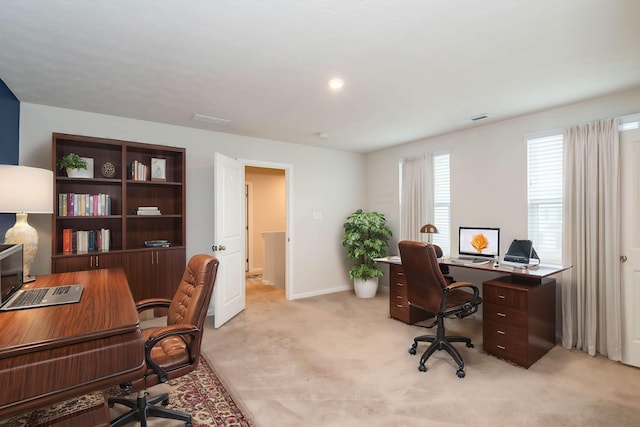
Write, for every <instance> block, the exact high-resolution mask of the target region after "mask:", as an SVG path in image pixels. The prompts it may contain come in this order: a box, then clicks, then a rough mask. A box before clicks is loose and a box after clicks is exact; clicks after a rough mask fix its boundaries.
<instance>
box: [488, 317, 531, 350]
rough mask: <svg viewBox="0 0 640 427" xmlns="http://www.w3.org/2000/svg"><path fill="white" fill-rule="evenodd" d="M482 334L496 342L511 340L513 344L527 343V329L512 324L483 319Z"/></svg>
mask: <svg viewBox="0 0 640 427" xmlns="http://www.w3.org/2000/svg"><path fill="white" fill-rule="evenodd" d="M482 335H483V337H484V339H488V338H490V339H493V340H495V341H496V342H500V341H502V342H510V343H512V344H519V345H523V346H524V345H526V344H527V329H526V328H518V327H515V326H512V325H508V324H504V323H499V322H493V321H491V320H487V319H485V320H483V322H482Z"/></svg>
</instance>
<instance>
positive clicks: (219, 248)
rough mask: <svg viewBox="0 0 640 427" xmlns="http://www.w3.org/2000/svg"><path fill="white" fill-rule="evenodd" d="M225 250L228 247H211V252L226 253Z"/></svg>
mask: <svg viewBox="0 0 640 427" xmlns="http://www.w3.org/2000/svg"><path fill="white" fill-rule="evenodd" d="M225 249H227V247H226V246H225V245H213V246H211V250H212V251H214V252H217V251H224V250H225Z"/></svg>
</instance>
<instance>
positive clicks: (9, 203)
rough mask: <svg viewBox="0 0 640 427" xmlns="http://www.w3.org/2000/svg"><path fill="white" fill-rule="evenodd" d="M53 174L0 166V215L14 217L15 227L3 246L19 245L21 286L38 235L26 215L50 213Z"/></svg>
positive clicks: (41, 170)
mask: <svg viewBox="0 0 640 427" xmlns="http://www.w3.org/2000/svg"><path fill="white" fill-rule="evenodd" d="M52 185H53V172H52V171H50V170H47V169H40V168H32V167H28V166H15V165H0V212H3V213H15V214H16V223H15V225H14V226H13V227H11V228H10V229H9V230H7V233H6V234H5V236H4V242H5V243H10V244H22V245H23V264H24V266H23V269H24V270H23V282H24V283H26V282H32V281H34V280H35V277H32V276H31V275H30V274H29V273H30V271H31V265H32V264H33V260H34V258H35V256H36V253H37V252H38V232H37V231H36V229H35V228H33V227H32V226H30V225H29V223H28V222H27V214H30V213H31V214H52V213H53V187H52Z"/></svg>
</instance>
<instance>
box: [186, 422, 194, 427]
mask: <svg viewBox="0 0 640 427" xmlns="http://www.w3.org/2000/svg"><path fill="white" fill-rule="evenodd" d="M184 427H193V424H191V423H184Z"/></svg>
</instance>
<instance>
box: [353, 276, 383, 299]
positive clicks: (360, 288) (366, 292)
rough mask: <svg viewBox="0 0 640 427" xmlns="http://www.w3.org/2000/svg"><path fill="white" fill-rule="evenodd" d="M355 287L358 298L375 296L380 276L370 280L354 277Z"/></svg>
mask: <svg viewBox="0 0 640 427" xmlns="http://www.w3.org/2000/svg"><path fill="white" fill-rule="evenodd" d="M353 289H354V290H355V291H356V296H357V297H358V298H373V297H375V296H376V292H377V291H378V278H377V277H375V278H373V279H369V280H363V279H357V278H356V279H353Z"/></svg>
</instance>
